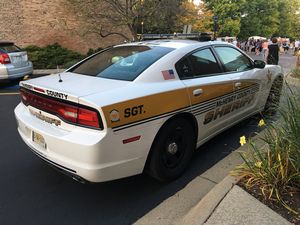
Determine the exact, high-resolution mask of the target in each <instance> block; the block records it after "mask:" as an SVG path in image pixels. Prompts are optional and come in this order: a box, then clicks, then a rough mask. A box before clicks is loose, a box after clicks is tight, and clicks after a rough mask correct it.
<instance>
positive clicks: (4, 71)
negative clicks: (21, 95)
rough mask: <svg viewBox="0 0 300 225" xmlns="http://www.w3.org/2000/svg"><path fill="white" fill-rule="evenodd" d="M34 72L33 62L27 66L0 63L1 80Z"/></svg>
mask: <svg viewBox="0 0 300 225" xmlns="http://www.w3.org/2000/svg"><path fill="white" fill-rule="evenodd" d="M32 73H33V67H32V63H31V62H29V63H28V65H27V66H23V67H15V66H14V65H12V64H7V65H0V80H6V79H17V78H21V77H24V76H25V75H30V74H32Z"/></svg>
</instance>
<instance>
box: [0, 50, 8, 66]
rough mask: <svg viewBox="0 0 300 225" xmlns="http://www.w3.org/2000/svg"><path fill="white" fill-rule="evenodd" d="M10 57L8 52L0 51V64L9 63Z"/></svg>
mask: <svg viewBox="0 0 300 225" xmlns="http://www.w3.org/2000/svg"><path fill="white" fill-rule="evenodd" d="M9 63H10V58H9V56H8V54H6V53H0V64H9Z"/></svg>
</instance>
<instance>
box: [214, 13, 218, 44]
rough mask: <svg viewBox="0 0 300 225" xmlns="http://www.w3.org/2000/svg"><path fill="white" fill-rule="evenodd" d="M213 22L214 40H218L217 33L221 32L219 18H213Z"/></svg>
mask: <svg viewBox="0 0 300 225" xmlns="http://www.w3.org/2000/svg"><path fill="white" fill-rule="evenodd" d="M213 20H214V40H216V38H217V37H216V33H217V32H218V30H219V25H218V20H219V16H217V15H215V16H213Z"/></svg>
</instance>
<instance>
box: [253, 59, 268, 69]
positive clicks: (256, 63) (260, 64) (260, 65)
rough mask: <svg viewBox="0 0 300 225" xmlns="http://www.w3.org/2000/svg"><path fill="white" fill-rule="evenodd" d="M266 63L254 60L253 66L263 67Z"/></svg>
mask: <svg viewBox="0 0 300 225" xmlns="http://www.w3.org/2000/svg"><path fill="white" fill-rule="evenodd" d="M265 66H266V63H265V62H264V61H262V60H254V68H258V69H263V68H265Z"/></svg>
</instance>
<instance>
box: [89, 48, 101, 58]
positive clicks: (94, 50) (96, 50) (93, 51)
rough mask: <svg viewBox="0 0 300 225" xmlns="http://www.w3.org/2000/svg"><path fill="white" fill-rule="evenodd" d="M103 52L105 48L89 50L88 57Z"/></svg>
mask: <svg viewBox="0 0 300 225" xmlns="http://www.w3.org/2000/svg"><path fill="white" fill-rule="evenodd" d="M101 50H103V48H97V49H92V48H90V49H89V50H88V52H87V54H86V55H87V56H90V55H93V54H95V53H96V52H99V51H101Z"/></svg>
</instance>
